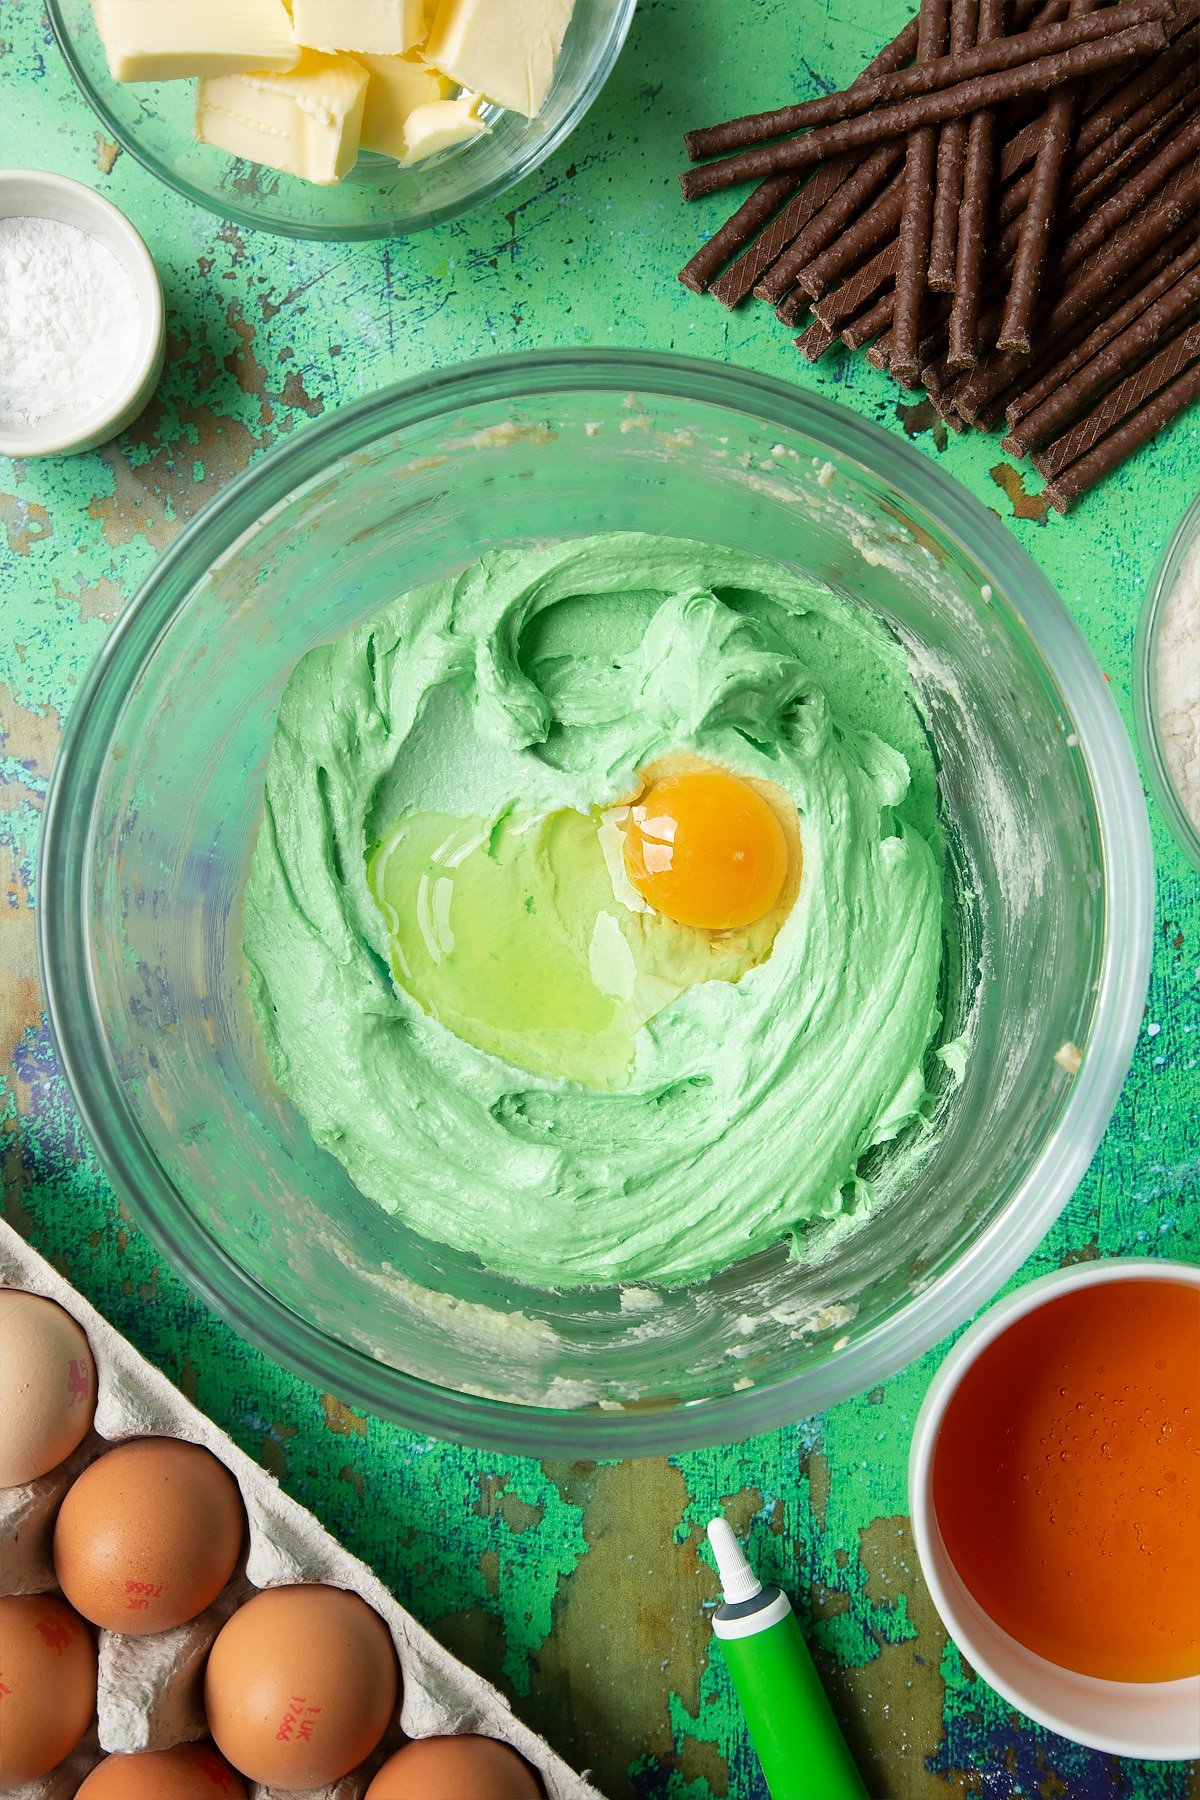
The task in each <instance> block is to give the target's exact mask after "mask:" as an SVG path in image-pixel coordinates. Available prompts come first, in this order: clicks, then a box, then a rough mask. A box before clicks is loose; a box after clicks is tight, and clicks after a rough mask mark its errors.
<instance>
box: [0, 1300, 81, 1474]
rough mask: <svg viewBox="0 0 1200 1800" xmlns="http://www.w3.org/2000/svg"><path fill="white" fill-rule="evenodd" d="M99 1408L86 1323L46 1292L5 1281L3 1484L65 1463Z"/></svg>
mask: <svg viewBox="0 0 1200 1800" xmlns="http://www.w3.org/2000/svg"><path fill="white" fill-rule="evenodd" d="M95 1411H96V1365H95V1362H94V1361H93V1360H92V1352H91V1347H90V1345H89V1344H88V1341H87V1333H86V1332H85V1331H84V1329H83V1327H82V1325H80V1324H78V1323H77V1322H76V1321H75V1320H74V1319H73V1318H72V1317H71V1315H70V1313H69V1312H66V1311H65V1310H64V1309H63V1308H62V1307H61V1306H59V1305H58V1303H57V1302H56V1301H54V1300H47V1299H46V1298H45V1297H44V1296H43V1295H42V1294H26V1293H24V1292H23V1291H22V1290H21V1289H20V1288H0V1488H5V1487H20V1486H21V1485H22V1484H23V1483H24V1482H26V1481H34V1480H36V1479H37V1477H38V1476H39V1475H47V1474H49V1472H50V1470H51V1469H54V1468H57V1467H58V1465H59V1463H60V1462H62V1461H63V1460H64V1459H65V1458H66V1457H68V1456H70V1454H71V1452H72V1450H76V1449H78V1447H79V1445H80V1444H81V1443H82V1442H83V1440H84V1438H85V1437H86V1436H87V1434H88V1431H89V1429H90V1427H91V1423H92V1417H93V1415H94V1413H95Z"/></svg>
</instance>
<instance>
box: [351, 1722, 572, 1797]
mask: <svg viewBox="0 0 1200 1800" xmlns="http://www.w3.org/2000/svg"><path fill="white" fill-rule="evenodd" d="M364 1800H542V1784H541V1782H540V1781H539V1780H538V1778H537V1776H536V1775H535V1774H534V1772H533V1770H532V1769H531V1768H530V1767H529V1764H528V1763H527V1762H526V1761H525V1760H524V1758H523V1757H520V1756H518V1755H517V1753H516V1751H515V1750H511V1749H510V1748H509V1746H508V1745H507V1744H501V1743H498V1742H497V1740H496V1739H495V1738H488V1737H472V1736H469V1735H465V1736H462V1737H430V1738H418V1739H416V1740H415V1741H414V1742H413V1743H411V1744H405V1746H404V1748H403V1750H397V1752H396V1754H395V1756H389V1758H388V1760H387V1761H386V1762H385V1763H384V1765H383V1767H382V1768H381V1769H380V1771H379V1773H378V1774H377V1775H376V1777H375V1779H374V1781H373V1782H372V1783H371V1785H370V1787H369V1788H368V1789H367V1791H366V1794H365V1795H364Z"/></svg>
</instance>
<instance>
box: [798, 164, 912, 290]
mask: <svg viewBox="0 0 1200 1800" xmlns="http://www.w3.org/2000/svg"><path fill="white" fill-rule="evenodd" d="M904 193H905V180H904V176H903V175H902V174H899V175H897V176H895V178H894V179H893V180H892V181H890V182H889V183H888V185H887V187H886V188H884V190H883V192H882V194H880V195H879V196H878V198H877V199H876V200H875V201H874V202H873V204H872V205H871V206H869V207H868V208H867V210H866V212H864V213H861V214H860V215H859V217H858V219H857V220H856V221H855V223H854V224H853V225H852V226H851V227H850V229H849V231H845V232H843V233H842V235H841V237H840V238H838V239H837V241H836V243H832V244H830V246H829V248H828V249H827V250H823V251H822V252H821V254H820V256H818V257H816V258H814V260H813V261H812V262H810V263H809V264H808V266H807V268H802V269H801V270H800V271H799V273H798V274H797V276H796V280H797V282H798V284H799V285H800V287H802V288H803V289H804V291H805V293H806V294H807V295H808V296H809V298H810V300H819V299H820V297H821V295H822V294H823V293H824V292H825V289H826V288H827V287H828V286H829V284H830V282H831V281H836V280H837V279H838V277H839V276H840V275H845V273H846V271H847V270H853V269H857V267H858V265H859V264H860V263H861V262H862V261H863V260H864V258H869V257H872V256H874V255H875V253H876V252H877V251H878V250H879V249H880V248H881V247H882V246H883V245H885V244H886V243H887V242H888V241H889V240H890V239H891V238H894V237H895V235H896V227H897V226H898V225H899V223H900V215H901V210H902V208H903V204H904Z"/></svg>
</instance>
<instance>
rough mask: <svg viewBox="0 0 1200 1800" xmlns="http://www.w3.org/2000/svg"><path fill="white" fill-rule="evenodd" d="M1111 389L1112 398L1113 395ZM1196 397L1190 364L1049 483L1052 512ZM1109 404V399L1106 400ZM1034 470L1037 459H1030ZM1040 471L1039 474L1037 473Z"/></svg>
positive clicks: (1198, 384) (1196, 374) (1197, 384)
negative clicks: (1086, 453)
mask: <svg viewBox="0 0 1200 1800" xmlns="http://www.w3.org/2000/svg"><path fill="white" fill-rule="evenodd" d="M1116 391H1117V390H1116V389H1115V388H1114V390H1113V394H1115V393H1116ZM1198 396H1200V362H1193V363H1191V364H1190V365H1189V366H1188V367H1187V368H1186V369H1185V370H1184V371H1183V372H1182V374H1180V375H1178V376H1177V377H1176V378H1175V380H1174V381H1173V382H1171V383H1170V385H1169V386H1167V387H1164V388H1161V389H1160V390H1159V392H1158V393H1157V394H1155V395H1154V397H1153V399H1152V400H1149V401H1148V402H1146V404H1145V405H1143V406H1141V407H1139V408H1138V409H1137V410H1136V411H1130V412H1128V413H1127V414H1125V415H1124V417H1123V418H1122V420H1121V422H1120V423H1119V424H1118V425H1117V427H1116V429H1115V430H1112V431H1110V432H1109V433H1108V435H1107V436H1105V437H1104V438H1102V439H1101V440H1100V442H1099V443H1098V444H1097V445H1096V448H1095V449H1094V450H1092V451H1090V452H1089V453H1088V455H1087V456H1082V457H1080V458H1079V460H1078V461H1077V462H1075V463H1072V464H1070V465H1069V466H1068V467H1067V468H1066V469H1064V470H1063V472H1062V473H1061V474H1059V475H1057V476H1056V477H1055V478H1054V479H1053V480H1051V481H1049V482H1047V484H1046V489H1045V492H1046V493H1047V494H1048V495H1049V498H1050V504H1051V506H1053V507H1054V509H1055V511H1056V512H1066V510H1067V508H1068V506H1070V505H1071V503H1072V501H1074V500H1077V499H1078V498H1079V496H1080V494H1083V493H1086V492H1087V490H1088V488H1090V487H1094V486H1095V484H1096V483H1097V482H1098V481H1100V480H1102V479H1103V478H1104V476H1105V475H1108V474H1109V473H1110V472H1111V471H1112V470H1113V469H1115V468H1116V467H1117V465H1118V463H1122V462H1124V461H1125V458H1126V457H1127V456H1131V455H1132V454H1133V452H1134V451H1135V450H1137V449H1140V447H1141V446H1142V445H1143V444H1145V443H1148V442H1149V440H1150V439H1151V438H1152V437H1154V436H1155V435H1156V434H1157V433H1158V432H1160V431H1161V430H1162V429H1163V427H1164V426H1165V425H1168V424H1170V422H1171V420H1172V419H1173V418H1175V417H1176V415H1177V414H1178V413H1181V412H1182V411H1183V409H1184V407H1185V406H1188V405H1190V404H1191V402H1192V401H1193V400H1195V399H1196V398H1197V397H1198ZM1106 398H1107V399H1109V400H1111V399H1112V395H1109V396H1106ZM1033 464H1034V467H1035V468H1037V467H1038V458H1037V457H1036V456H1035V457H1034V459H1033ZM1040 472H1041V471H1040V470H1039V473H1040Z"/></svg>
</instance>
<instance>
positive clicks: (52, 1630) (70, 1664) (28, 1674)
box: [0, 1594, 96, 1788]
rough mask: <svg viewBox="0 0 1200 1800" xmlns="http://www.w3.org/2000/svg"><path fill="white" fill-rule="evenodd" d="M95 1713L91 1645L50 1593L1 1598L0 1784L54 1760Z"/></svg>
mask: <svg viewBox="0 0 1200 1800" xmlns="http://www.w3.org/2000/svg"><path fill="white" fill-rule="evenodd" d="M95 1715H96V1646H95V1644H94V1642H93V1641H92V1634H91V1632H90V1631H89V1630H88V1628H87V1626H86V1625H85V1624H84V1622H83V1620H82V1619H81V1618H79V1617H78V1616H77V1615H76V1614H75V1613H73V1612H72V1611H71V1608H70V1607H69V1606H66V1605H64V1603H63V1602H62V1601H61V1600H59V1599H58V1598H56V1596H55V1595H53V1594H7V1595H5V1596H4V1597H3V1598H0V1788H10V1787H19V1786H20V1784H21V1782H23V1781H33V1780H34V1779H35V1778H36V1777H37V1776H39V1775H45V1774H46V1772H47V1771H48V1770H49V1769H52V1768H53V1767H54V1765H55V1764H56V1763H60V1762H61V1761H62V1759H63V1757H64V1756H67V1755H68V1754H69V1753H70V1752H71V1751H72V1750H73V1749H74V1748H75V1746H76V1744H77V1743H78V1742H79V1740H80V1738H81V1737H82V1736H83V1734H84V1732H85V1731H86V1730H87V1728H88V1726H89V1725H90V1724H91V1722H92V1720H93V1718H94V1717H95Z"/></svg>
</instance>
